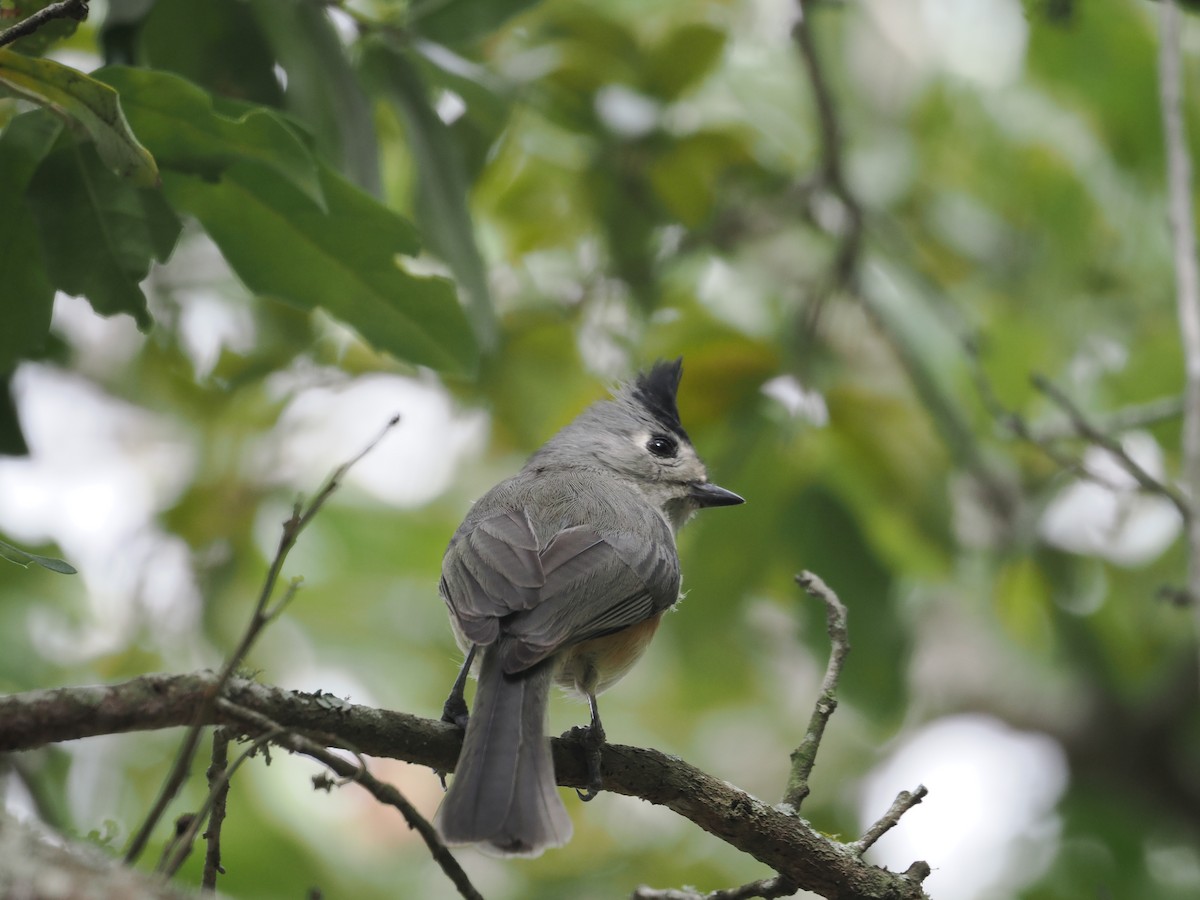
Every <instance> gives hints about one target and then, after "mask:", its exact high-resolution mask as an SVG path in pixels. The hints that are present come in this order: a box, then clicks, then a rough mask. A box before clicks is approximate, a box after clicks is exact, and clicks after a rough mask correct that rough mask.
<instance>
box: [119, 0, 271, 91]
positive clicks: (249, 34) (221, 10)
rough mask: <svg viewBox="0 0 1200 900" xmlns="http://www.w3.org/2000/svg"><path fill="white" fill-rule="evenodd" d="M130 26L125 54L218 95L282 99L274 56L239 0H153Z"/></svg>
mask: <svg viewBox="0 0 1200 900" xmlns="http://www.w3.org/2000/svg"><path fill="white" fill-rule="evenodd" d="M126 15H128V13H126ZM106 24H107V23H106ZM133 27H134V28H136V29H137V50H136V51H135V54H134V56H132V57H131V59H133V60H137V61H139V62H141V63H142V64H144V65H147V66H149V67H150V68H153V69H158V70H165V71H168V72H174V73H176V74H178V75H182V76H183V77H184V78H186V79H188V80H189V81H191V82H193V83H194V84H198V85H200V86H201V87H202V88H204V89H205V90H207V91H211V92H212V93H214V94H218V95H220V96H223V97H230V98H232V99H236V100H240V101H244V102H247V103H257V104H262V105H265V106H274V107H278V106H281V105H282V103H283V88H282V86H281V85H280V84H279V78H278V77H277V76H276V74H275V56H274V54H273V53H272V52H271V48H270V46H269V45H268V43H267V39H266V36H265V35H264V34H263V33H262V30H261V29H260V28H259V27H258V21H257V20H256V18H255V16H254V13H253V12H251V10H250V7H249V5H248V4H246V3H245V2H243V0H204V2H203V3H197V2H195V0H155V2H154V3H152V4H151V8H150V10H149V12H148V13H147V14H146V15H145V17H144V19H143V20H142V21H141V22H136V20H135V24H134V25H133ZM113 61H114V62H115V61H117V60H113Z"/></svg>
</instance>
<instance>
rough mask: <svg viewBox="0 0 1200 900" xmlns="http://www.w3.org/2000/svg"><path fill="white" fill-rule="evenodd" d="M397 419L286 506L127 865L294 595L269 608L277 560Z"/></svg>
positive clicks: (131, 846)
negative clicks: (245, 611) (238, 623)
mask: <svg viewBox="0 0 1200 900" xmlns="http://www.w3.org/2000/svg"><path fill="white" fill-rule="evenodd" d="M399 421H400V417H399V416H393V417H392V418H391V419H390V420H388V423H387V424H386V425H385V426H384V427H383V429H382V430H381V431H380V432H379V434H378V435H377V436H376V437H375V438H374V439H373V440H372V441H371V442H370V443H368V444H367V445H366V446H365V447H364V448H363V449H362V450H361V451H359V452H358V454H356V455H355V456H354V457H352V458H351V459H349V460H348V461H346V462H344V463H342V465H340V466H338V467H337V468H336V469H334V470H333V473H332V474H331V475H330V476H329V478H328V479H326V481H325V484H324V485H323V486H322V487H321V489H320V490H319V491H318V492H317V495H316V497H314V498H313V500H312V502H311V503H309V505H308V507H307V508H306V509H305V508H303V507H302V504H301V503H299V502H297V503H296V505H295V507H294V508H293V510H292V515H291V517H290V518H289V519H288V520H287V521H286V522H284V523H283V534H282V535H281V536H280V539H279V547H278V549H277V550H276V551H275V558H274V559H273V560H271V565H270V567H269V568H268V570H267V576H266V578H265V579H264V581H263V586H262V590H261V591H260V592H259V596H258V602H257V603H256V604H255V607H254V612H253V614H252V615H251V617H250V621H249V622H248V623H247V625H246V629H245V631H244V632H243V633H242V637H241V640H240V641H239V642H238V645H237V647H235V648H234V650H233V652H232V653H230V654H229V656H228V657H227V658H226V660H225V665H224V666H223V667H222V669H221V673H220V675H218V676H217V681H216V684H215V685H214V686H213V688H212V692H211V693H210V694H209V695H208V696H207V697H205V699H204V700H203V702H202V703H201V704H200V705H199V706H198V707H196V717H195V719H194V720H193V722H192V724H191V727H190V728H189V729H188V731H187V733H186V734H185V735H184V738H183V742H182V743H181V744H180V747H179V752H178V753H177V755H176V757H175V762H174V764H173V765H172V766H171V770H170V772H169V773H168V774H167V777H166V779H165V780H164V781H163V786H162V788H161V790H160V791H159V794H158V798H157V800H155V802H154V806H153V807H152V808H151V810H150V812H149V813H148V814H147V815H146V820H145V821H144V822H143V823H142V825H141V827H140V828H139V829H138V831H137V833H136V834H135V835H134V836H133V839H132V841H130V844H129V848H128V849H127V850H126V851H125V861H126V862H127V863H132V862H133V861H134V860H136V859H137V858H138V857H139V856H140V855H141V853H142V850H143V849H145V846H146V842H147V841H148V840H149V839H150V834H151V833H152V832H153V830H154V826H155V825H156V824H158V821H159V819H161V818H162V815H163V813H165V812H166V809H167V806H169V805H170V803H171V801H172V800H173V799H174V798H175V795H176V794H177V793H178V792H179V788H180V787H182V785H183V782H184V781H185V780H186V779H187V774H188V769H189V768H190V766H191V764H192V759H193V758H194V757H195V755H196V748H197V747H198V746H199V744H200V732H201V730H202V729H203V727H204V720H205V719H206V718H208V717H209V716H211V713H212V705H213V703H214V702H215V700H216V698H217V697H218V696H219V695H220V694H221V692H222V690H223V689H224V687H225V685H226V684H228V682H229V679H230V678H232V677H233V673H234V672H235V671H237V669H238V668H239V667H240V666H241V665H242V663H243V662H244V661H245V659H246V656H247V654H249V652H250V648H251V647H252V646H253V645H254V642H255V640H257V638H258V635H259V633H260V632H261V631H262V629H263V628H265V627H266V626H267V625H268V624H269V623H270V622H271V620H272V619H273V618H274V617H275V616H276V615H278V613H279V612H280V611H282V610H283V608H284V607H285V606H286V605H287V604H288V603H289V602H290V601H291V599H292V597H293V596H294V595H295V592H296V589H297V587H298V584H299V583H298V582H296V581H293V582H292V583H291V585H290V586H289V587H288V589H287V590H286V591H285V593H284V595H283V597H282V598H281V599H280V600H279V602H278V603H277V604H276V605H275V606H274V607H271V606H270V602H271V597H272V596H273V595H274V593H275V588H276V585H277V584H278V582H279V575H280V573H281V572H282V570H283V564H284V562H285V561H286V560H287V556H288V553H289V552H291V549H292V547H294V546H295V545H296V540H297V539H298V538H299V536H300V533H301V532H302V531H303V530H304V528H305V526H307V525H308V523H309V522H311V521H312V520H313V518H314V517H315V516H316V515H317V513H319V512H320V511H321V508H322V507H323V506H324V505H325V501H326V500H328V499H329V498H330V497H331V496H332V495H333V493H334V492H335V491H336V490H337V489H338V488H339V487H340V486H341V481H342V478H344V477H345V475H346V472H348V471H349V470H350V467H351V466H353V465H354V464H355V463H357V462H358V461H359V460H361V459H362V458H363V457H364V456H366V455H367V454H368V453H370V452H371V451H372V450H373V449H375V447H376V446H377V445H378V444H379V442H380V441H381V440H383V438H384V436H385V435H386V434H387V433H388V431H390V430H391V429H392V428H393V427H394V426H395V425H396V424H397V423H398V422H399Z"/></svg>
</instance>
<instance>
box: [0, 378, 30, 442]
mask: <svg viewBox="0 0 1200 900" xmlns="http://www.w3.org/2000/svg"><path fill="white" fill-rule="evenodd" d="M28 455H29V445H28V444H27V443H25V435H23V434H22V433H21V417H20V416H19V415H18V414H17V404H16V401H15V400H14V399H13V395H12V373H11V372H9V373H7V374H3V375H0V456H28Z"/></svg>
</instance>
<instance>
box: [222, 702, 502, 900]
mask: <svg viewBox="0 0 1200 900" xmlns="http://www.w3.org/2000/svg"><path fill="white" fill-rule="evenodd" d="M217 705H218V706H219V707H220V708H221V709H222V710H224V711H225V712H228V713H231V714H232V715H234V716H236V717H237V718H239V719H242V720H243V721H244V722H247V723H249V725H250V726H251V727H252V728H256V729H262V730H263V735H264V737H267V738H269V739H271V740H274V742H275V743H277V744H279V745H280V746H281V747H284V748H286V749H288V750H291V751H293V752H295V753H303V754H304V755H305V756H309V757H312V758H313V759H315V760H317V762H319V763H321V764H323V765H324V766H326V767H327V768H329V769H331V770H333V771H334V772H336V773H337V774H338V775H340V776H341V777H342V778H343V779H345V780H346V782H351V781H353V782H355V783H357V784H360V785H362V787H363V788H365V789H366V790H367V791H368V792H369V793H370V794H371V796H373V797H374V798H375V799H376V800H378V801H379V802H380V803H383V804H386V805H388V806H394V807H395V808H396V809H398V810H399V811H400V814H401V815H402V816H404V821H406V822H407V823H408V827H409V828H412V829H413V830H414V831H416V832H417V834H419V835H420V836H421V839H422V840H423V841H425V846H427V847H428V848H429V852H430V854H431V855H432V856H433V859H434V861H435V862H437V864H438V865H439V866H441V868H442V871H443V872H445V873H446V877H448V878H449V879H450V881H451V882H452V883H453V884H454V886H455V888H457V889H458V892H459V894H461V895H462V896H463V897H465V898H466V900H483V898H482V896H480V894H479V892H478V891H477V890H475V886H474V885H472V884H471V880H470V879H469V878H468V877H467V873H466V872H464V871H463V870H462V866H460V865H459V864H458V860H456V859H455V858H454V856H453V855H452V854H451V853H450V851H449V850H448V849H447V848H446V845H445V844H444V843H442V839H441V838H440V837H438V834H437V832H436V831H435V830H434V828H433V825H431V824H430V823H429V821H428V820H427V819H426V818H425V817H424V816H422V815H421V814H420V813H419V812H417V809H416V807H415V806H413V805H412V804H411V803H409V802H408V799H407V798H406V797H405V796H404V795H403V794H402V793H400V791H398V790H396V788H394V787H393V786H392V785H390V784H386V783H385V782H382V781H380V780H379V779H377V778H376V777H375V776H374V775H372V774H371V773H370V772H368V771H367V767H366V763H365V762H364V761H363V760H362V758H361V754H360V755H359V763H360V764H359V765H354V764H353V763H350V762H347V761H346V760H344V759H342V758H341V757H340V756H338V755H336V754H334V753H330V752H329V751H328V750H326V749H325V748H324V747H322V746H321V745H320V744H318V743H316V742H314V741H311V740H309V739H308V738H306V737H304V736H303V735H299V734H295V733H290V732H287V733H284V729H283V728H282V727H281V726H280V725H279V724H278V723H276V722H273V721H271V719H270V718H268V717H267V716H264V715H262V714H261V713H258V712H255V711H254V710H250V709H244V708H242V707H239V706H238V705H237V704H235V703H230V702H229V701H228V700H218V701H217ZM354 752H355V753H357V751H354Z"/></svg>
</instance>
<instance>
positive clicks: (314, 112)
mask: <svg viewBox="0 0 1200 900" xmlns="http://www.w3.org/2000/svg"><path fill="white" fill-rule="evenodd" d="M190 5H192V4H190V3H189V6H190ZM250 7H251V9H252V10H254V12H255V14H256V15H257V18H258V22H259V25H260V26H261V27H262V30H263V33H264V34H265V35H266V38H267V40H268V42H269V43H270V45H271V49H272V50H274V52H275V57H276V59H277V60H278V61H279V65H281V66H282V67H283V69H284V71H286V72H287V89H286V91H285V93H284V99H285V102H286V106H287V109H288V110H289V112H291V113H292V114H294V115H295V116H296V117H297V118H298V119H300V121H302V122H304V123H305V124H306V125H308V126H309V127H310V128H311V129H312V132H313V134H314V136H315V137H316V141H317V147H318V148H319V149H320V150H321V152H322V153H324V154H325V156H326V157H328V158H329V159H331V160H335V161H337V162H338V164H339V168H340V169H341V170H342V172H344V173H345V174H346V175H347V176H349V178H350V179H351V180H352V181H353V182H354V183H355V184H357V185H358V186H359V187H361V188H362V189H363V190H365V191H367V192H368V193H370V194H373V195H375V196H379V195H380V194H381V193H382V190H383V189H382V184H381V180H380V174H379V138H378V136H377V135H376V133H375V120H374V116H373V114H372V111H371V105H370V103H369V102H368V100H367V96H366V94H364V93H363V89H362V86H361V85H360V84H359V82H358V78H357V76H356V74H355V72H354V68H353V67H352V66H351V65H350V60H349V59H348V58H347V57H346V50H345V47H344V46H343V44H342V42H341V40H340V39H339V38H338V35H337V31H336V30H335V29H334V27H333V23H332V22H331V21H330V20H329V15H328V14H327V13H326V11H325V9H324V8H323V7H322V5H321V4H319V3H313V2H311V0H290V2H288V3H284V4H281V3H280V2H279V0H253V2H251V4H250Z"/></svg>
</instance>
